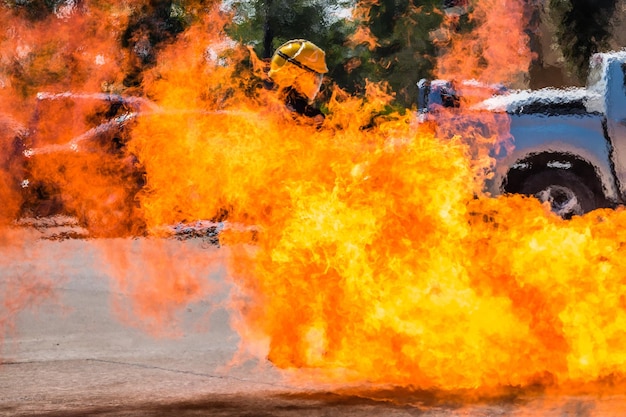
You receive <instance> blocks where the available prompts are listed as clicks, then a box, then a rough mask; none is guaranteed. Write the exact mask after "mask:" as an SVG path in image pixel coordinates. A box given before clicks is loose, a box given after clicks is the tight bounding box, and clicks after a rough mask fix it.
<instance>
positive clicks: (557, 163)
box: [500, 152, 611, 206]
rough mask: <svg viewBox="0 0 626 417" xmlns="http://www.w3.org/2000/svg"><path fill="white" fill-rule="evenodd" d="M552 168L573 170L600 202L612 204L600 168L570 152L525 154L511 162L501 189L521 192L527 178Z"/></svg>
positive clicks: (604, 204) (509, 191)
mask: <svg viewBox="0 0 626 417" xmlns="http://www.w3.org/2000/svg"><path fill="white" fill-rule="evenodd" d="M551 170H566V171H568V172H571V173H572V174H574V175H576V176H577V177H578V178H580V180H581V181H582V182H583V183H584V184H585V185H587V187H589V189H590V190H591V191H592V192H593V193H594V195H595V196H596V197H597V199H598V202H599V204H601V205H602V206H609V205H611V199H610V198H608V196H607V190H606V188H605V186H604V185H603V182H602V177H601V174H600V172H599V169H598V168H597V167H595V166H594V165H593V164H592V163H591V162H589V161H587V160H585V159H583V158H581V157H580V156H578V155H574V154H569V153H560V152H541V153H535V154H530V155H527V156H525V157H524V158H522V159H520V160H518V161H516V162H515V163H514V164H511V166H510V167H509V169H508V171H507V172H506V175H505V176H504V178H503V180H502V183H501V184H500V189H501V190H502V191H503V192H504V193H513V194H516V193H519V192H520V191H521V189H522V186H523V184H524V181H525V180H526V179H527V178H529V177H530V176H532V175H535V174H539V173H541V172H546V171H551Z"/></svg>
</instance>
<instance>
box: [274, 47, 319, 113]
mask: <svg viewBox="0 0 626 417" xmlns="http://www.w3.org/2000/svg"><path fill="white" fill-rule="evenodd" d="M327 72H328V68H327V67H326V54H325V53H324V51H323V50H322V49H321V48H319V47H318V46H316V45H315V44H313V43H312V42H310V41H307V40H304V39H294V40H290V41H288V42H285V43H284V44H282V45H281V46H280V47H279V48H278V49H276V51H275V52H274V56H273V57H272V61H271V63H270V70H269V72H268V76H269V78H270V79H271V80H272V82H273V83H274V85H275V87H276V88H277V89H278V92H279V94H280V95H281V98H282V100H283V101H284V102H285V104H286V106H287V108H288V109H289V110H291V111H293V112H295V113H297V114H300V115H302V116H306V117H310V118H312V119H314V120H315V121H316V122H317V123H318V124H320V123H321V122H322V121H323V120H324V114H323V113H322V112H321V111H320V110H319V109H318V108H317V107H315V106H313V101H314V100H315V97H316V96H317V93H318V92H319V90H320V87H321V85H322V80H323V78H324V74H326V73H327Z"/></svg>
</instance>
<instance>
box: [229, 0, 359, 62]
mask: <svg viewBox="0 0 626 417" xmlns="http://www.w3.org/2000/svg"><path fill="white" fill-rule="evenodd" d="M351 3H352V1H350V0H297V1H296V0H265V1H234V2H232V7H233V9H234V10H235V16H234V19H233V25H232V26H231V27H230V28H229V34H230V36H232V37H233V38H234V39H236V40H238V41H241V42H242V43H244V44H248V45H252V46H253V47H254V50H255V52H256V53H257V55H258V56H259V57H262V58H269V57H271V55H272V53H273V52H274V50H275V49H276V48H277V47H278V46H280V45H281V44H282V43H284V42H286V41H288V40H290V39H297V38H304V39H308V40H310V41H311V42H313V43H315V44H318V45H320V46H323V45H325V44H326V43H327V42H328V41H329V38H330V37H331V36H332V34H333V33H334V32H335V31H336V30H337V29H338V27H340V26H341V23H340V22H339V19H338V16H337V13H338V12H339V11H340V10H342V9H345V7H347V6H349V5H350V4H351Z"/></svg>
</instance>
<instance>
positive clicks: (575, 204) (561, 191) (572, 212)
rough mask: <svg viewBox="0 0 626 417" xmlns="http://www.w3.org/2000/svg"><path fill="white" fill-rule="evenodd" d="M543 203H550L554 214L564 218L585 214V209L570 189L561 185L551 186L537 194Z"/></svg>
mask: <svg viewBox="0 0 626 417" xmlns="http://www.w3.org/2000/svg"><path fill="white" fill-rule="evenodd" d="M535 197H537V198H538V199H539V200H540V201H541V202H542V203H545V202H547V203H549V204H550V209H551V210H552V212H553V213H555V214H557V215H559V216H561V217H563V218H570V217H572V216H576V215H578V216H580V215H582V214H583V213H584V211H583V207H582V205H581V204H580V201H579V200H578V197H577V196H576V193H575V192H574V191H572V190H571V189H570V188H567V187H563V186H560V185H550V186H548V187H547V188H545V189H543V190H541V191H539V192H538V193H537V194H535Z"/></svg>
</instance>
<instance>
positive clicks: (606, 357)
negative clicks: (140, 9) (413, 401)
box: [0, 2, 626, 389]
mask: <svg viewBox="0 0 626 417" xmlns="http://www.w3.org/2000/svg"><path fill="white" fill-rule="evenodd" d="M480 3H481V2H478V4H480ZM492 3H493V2H492ZM496 3H502V2H496ZM508 3H511V2H507V4H508ZM512 3H516V2H512ZM480 10H481V11H483V12H484V13H487V11H488V10H489V7H485V8H482V9H480ZM494 10H496V13H499V12H497V8H494ZM503 15H506V13H501V14H499V16H500V17H501V16H503ZM511 15H512V16H517V17H519V16H518V14H516V13H512V14H511ZM85 16H89V14H86V15H85ZM83 18H86V17H83ZM12 19H14V20H15V22H19V19H18V18H17V17H12ZM54 19H56V20H54ZM53 20H54V21H55V22H57V24H58V25H60V26H63V25H64V24H66V25H70V22H71V17H69V18H68V17H64V18H63V19H60V18H58V17H54V18H53ZM487 20H488V21H490V22H491V20H489V19H487ZM12 21H13V20H12ZM81 21H82V20H81ZM225 22H226V18H225V17H224V16H223V15H222V14H220V13H219V12H218V11H217V10H214V11H212V12H211V14H209V15H207V16H205V17H204V18H203V19H202V20H201V21H200V22H199V23H197V24H196V25H194V26H192V27H190V28H189V29H188V30H187V31H186V32H184V33H182V34H181V35H180V37H179V38H178V40H177V42H176V43H173V44H171V45H168V46H167V47H166V48H164V49H163V50H162V51H161V52H160V55H159V59H158V62H157V65H156V66H155V67H154V68H153V69H151V70H150V71H149V72H148V73H147V74H146V75H145V77H144V85H143V88H144V90H145V94H146V95H147V96H148V97H150V98H151V99H152V100H154V102H156V104H157V106H158V108H156V109H155V108H153V109H150V111H149V112H146V113H145V114H144V115H143V116H141V117H139V118H138V119H137V120H136V123H135V125H134V126H133V129H132V133H131V135H132V137H131V138H130V142H129V143H128V152H129V153H132V154H133V155H135V156H136V157H137V158H138V160H139V161H140V162H141V164H142V166H143V167H144V169H145V172H146V185H145V186H144V187H143V189H142V190H141V191H140V192H139V194H138V196H137V198H138V209H137V210H138V212H135V211H133V212H132V213H131V214H129V215H128V216H129V218H130V219H131V220H132V221H133V222H132V224H131V225H130V226H129V227H130V228H131V230H132V227H133V226H134V225H135V224H136V222H141V223H142V224H145V225H146V227H147V230H148V231H149V232H150V233H151V234H152V235H154V236H155V237H158V235H159V230H161V229H160V227H162V226H164V225H168V224H175V223H177V222H185V221H193V220H197V219H206V218H212V217H214V216H215V215H216V214H217V213H219V212H220V211H221V210H226V211H227V212H228V222H229V223H231V224H241V225H246V226H251V227H254V233H252V232H250V230H249V229H243V230H240V229H236V228H231V229H225V230H224V231H223V233H222V235H221V243H222V245H224V249H223V250H225V251H227V252H226V253H227V254H228V261H227V262H228V268H229V270H228V277H229V279H230V280H231V281H232V282H233V283H234V284H235V287H236V288H237V291H235V292H234V294H233V299H232V308H233V311H234V314H233V316H234V317H237V318H238V319H237V320H235V322H234V323H233V325H234V326H235V327H236V328H237V329H238V331H239V332H240V334H241V336H242V347H241V349H242V351H246V350H249V351H254V352H259V351H260V352H262V353H261V356H262V359H265V357H267V358H268V359H269V360H270V361H271V362H272V363H273V364H274V365H275V366H277V367H280V368H285V369H291V368H296V369H298V370H300V371H299V372H301V373H299V372H295V373H294V374H293V376H294V377H295V378H296V379H297V378H298V376H299V375H303V374H306V372H304V371H303V369H313V370H318V371H320V372H319V373H318V374H317V377H318V378H320V381H323V382H328V381H331V382H339V383H355V382H364V381H367V382H368V383H376V384H391V385H398V386H412V387H417V388H431V387H436V388H442V389H458V388H476V387H481V388H490V387H497V386H503V385H504V386H518V385H521V386H528V385H532V384H538V383H540V384H554V385H557V386H558V385H567V384H568V383H577V382H593V381H598V380H600V379H602V378H609V377H610V379H611V380H612V381H621V379H622V376H623V373H624V370H625V369H626V365H625V363H626V357H625V356H626V354H625V353H623V352H622V347H623V346H624V345H625V344H626V301H625V299H624V288H625V285H626V278H625V276H624V272H623V271H624V266H623V264H624V262H625V261H624V260H623V259H625V257H624V249H623V248H624V247H625V241H624V238H623V236H622V234H621V233H620V229H621V225H622V224H625V223H626V212H625V211H624V210H623V209H621V208H620V209H617V210H614V211H612V210H605V211H597V212H594V213H591V214H588V215H586V216H584V217H577V218H574V219H573V220H571V221H563V220H561V219H560V218H557V217H556V216H554V215H552V214H551V213H549V210H548V209H547V208H546V207H543V206H541V205H540V203H539V202H538V201H536V200H534V199H529V198H524V197H521V196H509V197H500V198H497V199H494V198H488V197H486V196H482V195H480V193H479V190H480V189H481V181H482V180H483V177H482V176H479V175H477V173H478V172H482V171H483V168H484V167H486V166H488V165H489V163H490V161H489V160H488V158H487V157H486V153H485V152H476V148H475V147H474V145H476V144H477V143H478V144H479V145H480V146H483V145H485V144H488V145H492V146H493V145H495V144H496V143H497V141H499V140H504V139H506V138H499V137H496V136H494V137H493V138H481V139H480V140H479V141H478V142H474V141H473V140H468V138H467V137H465V135H464V134H463V133H464V132H458V133H459V134H458V136H455V137H453V138H452V139H442V138H438V137H436V136H435V134H434V133H433V132H430V131H424V130H422V129H419V128H418V126H417V125H416V120H415V116H414V114H412V113H411V112H406V113H405V114H404V115H401V114H394V115H389V116H385V117H377V118H374V119H372V117H373V115H375V114H376V113H377V111H378V110H380V109H381V108H382V107H383V106H384V105H385V104H386V103H388V101H389V99H390V96H389V92H387V91H385V89H384V88H383V87H382V86H377V85H369V86H368V89H367V92H366V96H365V98H364V99H358V98H355V97H351V96H348V95H347V94H345V93H344V92H342V91H340V90H338V89H335V90H333V91H332V94H330V95H329V102H328V108H329V111H330V114H329V116H328V117H327V118H326V120H325V122H324V126H323V127H322V128H321V129H316V128H315V126H311V125H308V124H306V123H298V122H295V121H294V120H293V118H292V116H291V115H290V114H289V113H288V112H287V111H286V110H285V109H284V108H283V106H282V103H279V102H277V101H276V98H275V97H274V96H273V93H272V92H270V91H266V90H263V89H257V90H255V94H249V92H247V91H245V90H246V89H245V88H243V87H246V85H245V84H246V82H247V81H249V79H250V80H251V79H252V76H254V75H256V76H259V75H260V73H261V71H262V69H263V65H262V63H261V62H259V61H258V60H256V59H255V58H254V57H252V64H253V65H252V67H251V70H250V74H248V76H249V79H247V78H245V77H244V78H243V79H241V78H239V79H235V78H233V77H232V75H233V71H234V66H235V64H236V63H238V62H239V61H241V60H242V59H244V58H247V57H249V56H250V53H249V51H248V50H247V49H245V48H238V47H235V48H232V49H231V50H229V51H227V53H226V54H225V58H224V59H225V60H226V61H216V60H212V59H209V58H208V56H209V55H210V54H209V53H208V52H207V51H208V49H207V48H208V47H209V46H210V45H215V44H218V43H219V44H224V43H226V41H227V40H226V39H225V38H224V36H223V34H222V26H223V24H224V23H225ZM16 25H17V23H16ZM508 27H513V28H515V27H518V28H519V30H520V31H521V29H522V28H521V26H520V24H519V23H517V25H513V26H508ZM16 30H17V29H16ZM22 31H24V32H25V33H29V34H31V35H32V36H33V38H23V37H20V36H19V35H15V38H12V39H15V40H17V43H18V44H19V43H20V42H26V41H28V47H29V48H31V49H34V48H36V47H37V45H38V42H39V40H38V38H36V36H43V35H39V34H37V31H35V32H31V31H28V30H27V29H23V28H22V29H19V33H21V32H22ZM96 33H100V32H99V31H96ZM458 41H460V40H454V42H458ZM502 41H506V42H508V40H507V39H502ZM5 44H9V45H11V46H13V47H15V45H16V43H14V42H11V41H10V39H9V40H7V39H5ZM24 47H26V46H21V47H20V48H22V49H19V48H14V49H13V50H12V51H13V52H12V53H14V54H16V53H18V52H19V51H22V50H23V48H24ZM507 48H508V46H506V45H498V44H495V43H493V42H492V44H491V47H490V49H492V50H494V51H498V53H497V54H496V53H491V54H490V56H491V57H493V60H494V61H493V62H490V63H489V64H490V66H491V65H493V66H497V68H498V73H497V74H498V75H497V77H499V78H500V79H499V80H500V81H506V80H505V79H503V78H505V74H504V73H503V72H502V71H503V67H504V65H505V62H506V60H507V57H508V55H506V54H505V53H504V51H507V50H508V49H507ZM453 49H454V50H456V47H454V48H453ZM93 50H94V52H93V54H92V55H93V57H94V59H93V60H88V61H89V62H90V63H96V65H97V66H98V67H102V65H101V64H102V62H105V63H106V62H110V61H108V60H106V59H105V60H104V61H103V60H102V58H101V57H102V56H104V55H102V51H100V50H99V48H98V47H96V46H95V45H94V46H93ZM107 50H108V49H107ZM519 50H520V49H519V48H517V49H515V53H516V54H518V53H519ZM97 57H100V58H98V59H96V58H97ZM526 57H527V59H530V57H529V56H528V55H526ZM119 59H122V58H119ZM224 62H227V64H226V65H225V64H224ZM520 65H521V64H519V61H518V60H515V65H513V67H505V68H508V69H509V74H514V75H515V74H517V73H518V71H519V70H520ZM107 70H110V68H109V67H107ZM472 75H476V74H475V73H472ZM116 76H117V74H113V75H111V74H110V73H107V72H106V71H104V73H103V74H101V73H97V75H93V74H92V75H91V76H90V77H89V78H88V80H89V82H86V80H80V81H81V83H79V84H77V85H74V84H70V85H65V86H62V87H63V88H71V89H84V88H87V89H89V88H94V86H101V85H102V83H103V82H104V81H106V82H107V83H109V84H115V82H116V78H115V77H116ZM485 81H488V82H492V81H494V80H493V79H492V78H486V79H485ZM9 84H10V83H9V82H7V86H6V87H5V88H4V89H0V93H1V94H2V95H3V96H4V95H6V96H7V97H9V98H10V97H15V89H14V88H15V87H16V86H15V85H14V84H10V85H9ZM242 85H243V87H242ZM46 87H50V86H46ZM56 87H57V88H59V87H58V86H56ZM11 101H12V102H16V101H17V100H16V99H15V98H12V99H11ZM26 107H27V106H26V105H25V104H24V103H17V104H15V105H13V106H11V108H7V109H3V110H6V111H7V114H12V113H14V112H15V111H16V109H17V110H23V111H26ZM12 117H13V118H15V120H18V121H23V120H25V119H27V117H26V116H24V115H23V114H21V113H18V114H14V115H13V116H12ZM496 127H497V129H496V131H500V130H506V125H505V126H504V128H503V127H502V126H496ZM474 139H475V138H474ZM3 146H4V144H3ZM79 159H80V158H78V157H77V156H76V155H73V156H71V157H70V158H68V159H64V160H63V163H64V164H67V167H68V168H67V170H66V171H64V172H72V173H73V174H72V175H71V176H70V177H68V176H65V177H63V178H72V179H73V181H71V184H69V186H70V191H69V194H68V195H69V196H68V201H69V205H70V207H79V206H81V204H85V203H86V202H89V201H91V202H92V203H93V202H94V201H102V199H103V198H104V197H106V195H104V194H96V196H95V197H94V196H93V194H92V191H93V190H94V189H97V190H98V191H99V192H104V190H107V195H108V193H109V192H111V194H115V192H116V191H117V190H118V189H119V188H123V187H125V186H126V180H127V178H125V177H120V173H121V172H122V173H123V172H125V171H124V170H123V168H120V167H117V166H113V167H112V168H111V165H106V166H103V165H99V164H103V163H107V164H111V163H113V162H112V161H110V160H107V159H104V160H98V159H94V160H91V161H90V162H89V164H85V161H84V160H79ZM53 160H54V158H53ZM54 163H56V164H58V163H59V161H58V160H56V161H55V162H54ZM5 165H7V164H5ZM7 166H10V164H8V165H7ZM56 166H58V165H53V166H48V167H47V168H48V170H47V171H46V170H45V168H44V167H42V168H41V171H38V172H41V173H42V174H43V175H47V176H51V175H55V174H54V172H57V171H58V170H56V171H55V169H56V168H55V167H56ZM81 173H82V174H81ZM85 173H86V175H88V176H87V177H81V175H85ZM1 174H2V175H3V176H2V177H0V184H2V181H4V178H10V176H9V175H8V172H2V173H1ZM100 180H102V181H100ZM73 187H78V189H77V190H74V189H73ZM5 190H7V191H5ZM9 190H12V189H11V188H10V187H5V186H3V187H2V188H0V193H1V194H0V198H2V199H3V200H4V201H7V202H9V203H8V204H6V205H5V206H3V207H2V208H0V210H1V211H0V213H1V214H2V216H3V217H2V221H3V224H5V225H7V227H10V224H11V220H12V216H15V214H16V213H17V210H18V207H19V198H18V197H17V196H15V195H13V194H14V192H13V191H9ZM110 190H113V191H110ZM120 192H121V193H122V194H123V192H122V191H120ZM477 193H478V194H479V195H478V198H476V194H477ZM81 196H85V200H80V198H81ZM76 199H79V200H78V201H77V200H76ZM104 200H106V198H104ZM94 207H95V208H94V210H98V209H99V208H98V206H94ZM100 209H102V208H100ZM5 212H6V213H5ZM11 236H13V234H12V233H10V232H9V231H7V232H6V233H3V234H2V235H1V238H2V241H1V242H0V243H1V244H2V245H3V246H2V249H3V250H6V251H10V250H16V251H17V250H24V249H23V248H24V245H26V244H27V243H24V242H22V241H18V242H16V241H13V240H11V239H12V238H11ZM102 245H104V246H107V245H106V243H102ZM123 247H124V245H121V247H120V249H118V250H119V251H120V252H119V253H117V254H116V252H115V248H113V247H108V246H107V247H106V250H104V251H103V254H104V256H105V258H106V259H107V261H108V263H110V264H111V265H114V268H113V269H114V270H117V271H121V272H119V276H120V277H123V280H124V281H123V283H122V284H121V285H124V286H129V287H132V288H133V289H135V292H136V294H137V300H136V301H137V303H138V304H140V305H141V307H140V308H137V309H136V313H137V314H138V315H139V316H142V315H145V316H146V318H147V319H151V320H152V322H157V323H158V321H155V320H154V316H155V315H158V314H159V313H158V311H159V310H160V309H159V308H156V307H155V306H162V305H163V304H165V305H171V306H174V308H178V307H180V306H181V305H184V303H185V302H191V301H195V300H197V299H198V297H199V296H200V295H201V294H203V293H205V291H209V290H208V289H205V288H203V287H202V285H201V284H199V283H198V282H197V277H193V276H190V275H189V274H187V273H185V271H180V270H178V269H176V270H175V271H172V273H171V274H170V275H168V277H169V279H171V280H172V281H171V282H169V281H168V282H164V280H163V277H164V275H163V272H162V271H163V268H165V266H164V264H163V262H162V258H161V257H162V253H160V252H158V251H157V252H154V251H146V252H144V253H141V254H140V256H138V257H137V258H136V259H132V260H131V259H129V258H128V256H127V255H126V254H125V253H124V250H123ZM5 248H6V249H5ZM172 256H178V257H184V255H183V254H181V253H180V252H179V251H177V252H175V255H172ZM194 256H203V255H202V254H199V255H198V254H196V255H194ZM132 262H143V263H146V264H148V265H151V266H152V267H151V268H142V269H143V271H138V270H137V268H136V265H135V266H133V265H131V263H132ZM0 264H1V261H0ZM194 264H195V265H199V264H200V265H206V266H207V268H209V267H210V265H211V262H209V261H207V260H204V261H202V260H197V262H195V263H194ZM142 274H145V275H142ZM134 276H137V278H136V279H138V280H140V281H141V282H142V284H141V285H139V284H135V283H132V282H130V281H132V280H133V279H134V278H133V277H134ZM142 286H144V287H149V288H163V290H162V291H164V292H168V293H169V295H168V296H163V294H161V293H158V291H156V292H151V293H150V292H141V291H140V290H139V289H140V288H141V287H142ZM13 290H14V293H13V294H16V295H17V294H19V293H20V291H18V290H15V289H13ZM151 294H152V295H151ZM5 297H9V298H10V297H11V294H8V295H6V296H5ZM7 299H8V298H7ZM151 303H154V305H153V306H150V304H151ZM166 310H167V311H168V313H169V312H171V310H168V309H166ZM0 317H2V316H0ZM253 347H254V348H253ZM0 371H1V370H0Z"/></svg>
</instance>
